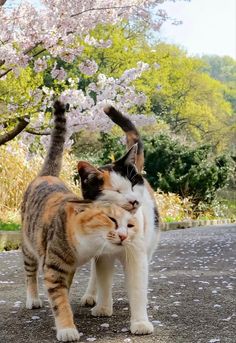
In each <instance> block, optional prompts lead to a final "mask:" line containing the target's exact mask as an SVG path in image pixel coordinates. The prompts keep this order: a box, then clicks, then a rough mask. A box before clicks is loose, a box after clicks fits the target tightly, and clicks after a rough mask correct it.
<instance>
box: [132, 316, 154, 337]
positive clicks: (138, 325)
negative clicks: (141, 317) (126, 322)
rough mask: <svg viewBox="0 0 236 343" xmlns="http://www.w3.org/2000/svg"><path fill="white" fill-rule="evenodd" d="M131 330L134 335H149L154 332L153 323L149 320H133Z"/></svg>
mask: <svg viewBox="0 0 236 343" xmlns="http://www.w3.org/2000/svg"><path fill="white" fill-rule="evenodd" d="M130 331H131V333H133V334H134V335H148V334H150V333H153V325H152V323H151V322H149V321H148V320H146V321H133V322H131V326H130Z"/></svg>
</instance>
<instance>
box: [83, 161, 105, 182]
mask: <svg viewBox="0 0 236 343" xmlns="http://www.w3.org/2000/svg"><path fill="white" fill-rule="evenodd" d="M77 170H78V173H79V176H80V177H81V179H82V180H85V179H88V178H89V176H90V175H93V176H94V175H96V176H101V175H102V173H101V172H100V171H99V170H98V169H97V168H96V167H94V166H93V165H92V164H90V163H89V162H86V161H79V163H78V165H77Z"/></svg>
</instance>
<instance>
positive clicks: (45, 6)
mask: <svg viewBox="0 0 236 343" xmlns="http://www.w3.org/2000/svg"><path fill="white" fill-rule="evenodd" d="M163 1H164V0H130V1H129V2H128V3H127V1H126V0H116V1H114V0H77V1H74V0H67V1H65V0H41V1H39V2H37V5H35V4H34V3H32V4H31V3H30V2H26V1H22V2H21V3H20V4H19V5H18V6H15V7H13V8H12V9H10V8H8V6H7V4H8V1H6V2H5V5H4V6H0V66H1V65H2V66H3V67H2V68H0V77H1V76H3V75H5V73H6V69H7V68H9V69H13V70H14V71H16V72H17V69H18V68H19V67H22V68H25V66H26V65H27V64H28V63H29V62H30V61H31V60H32V58H33V57H34V56H35V54H36V55H38V54H39V52H38V51H37V52H36V53H35V48H37V47H38V48H39V49H40V50H42V51H45V50H47V51H48V52H49V53H50V54H51V55H52V56H53V57H60V58H62V59H64V60H65V61H67V62H72V61H73V60H74V58H75V57H76V56H79V55H81V53H82V52H83V46H80V44H79V43H78V37H79V38H81V39H85V42H86V43H88V44H91V45H94V46H103V47H109V46H110V45H111V44H112V42H111V41H110V40H108V41H103V40H102V39H101V40H99V41H97V40H96V39H95V38H93V37H90V32H91V30H93V29H94V28H95V27H96V25H97V24H99V23H100V24H107V23H110V24H116V23H117V22H119V21H121V20H122V19H124V18H129V17H133V18H137V17H139V18H144V20H145V21H149V22H150V25H152V24H153V25H154V26H155V25H156V24H157V23H158V24H157V25H156V26H157V28H159V26H160V23H162V21H163V20H165V19H166V13H165V12H164V11H163V10H159V11H158V13H157V15H156V16H153V15H151V13H150V11H149V10H148V9H149V8H150V7H155V6H158V5H160V3H163ZM33 4H34V5H33ZM153 17H154V18H157V19H156V21H157V23H155V22H153ZM45 66H46V61H44V60H41V59H40V60H38V62H36V65H35V70H36V71H37V70H38V71H40V70H42V69H43V68H45Z"/></svg>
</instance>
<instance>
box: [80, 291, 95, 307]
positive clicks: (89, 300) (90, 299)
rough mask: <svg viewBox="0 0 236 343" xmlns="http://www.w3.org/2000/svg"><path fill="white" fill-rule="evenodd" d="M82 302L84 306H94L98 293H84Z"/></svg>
mask: <svg viewBox="0 0 236 343" xmlns="http://www.w3.org/2000/svg"><path fill="white" fill-rule="evenodd" d="M80 304H81V305H82V306H86V305H89V306H94V305H95V304H96V295H92V294H86V293H85V294H84V295H83V296H82V298H81V300H80Z"/></svg>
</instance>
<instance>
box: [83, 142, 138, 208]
mask: <svg viewBox="0 0 236 343" xmlns="http://www.w3.org/2000/svg"><path fill="white" fill-rule="evenodd" d="M136 153H137V145H134V146H133V147H132V148H131V149H130V150H129V151H128V152H127V153H126V154H125V155H124V156H123V157H121V158H120V159H119V160H117V161H114V162H113V163H111V164H108V165H105V166H102V167H100V168H96V167H94V166H93V165H91V164H90V163H88V162H85V161H80V162H79V163H78V172H79V175H80V178H81V188H82V193H83V197H84V199H90V200H106V201H109V202H112V203H115V204H117V205H119V206H122V207H123V208H124V209H126V210H128V211H131V212H135V211H136V210H137V208H138V207H139V206H140V204H141V202H142V199H143V192H144V179H143V177H142V175H141V174H139V173H138V172H137V169H136V167H135V165H134V163H135V156H136Z"/></svg>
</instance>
